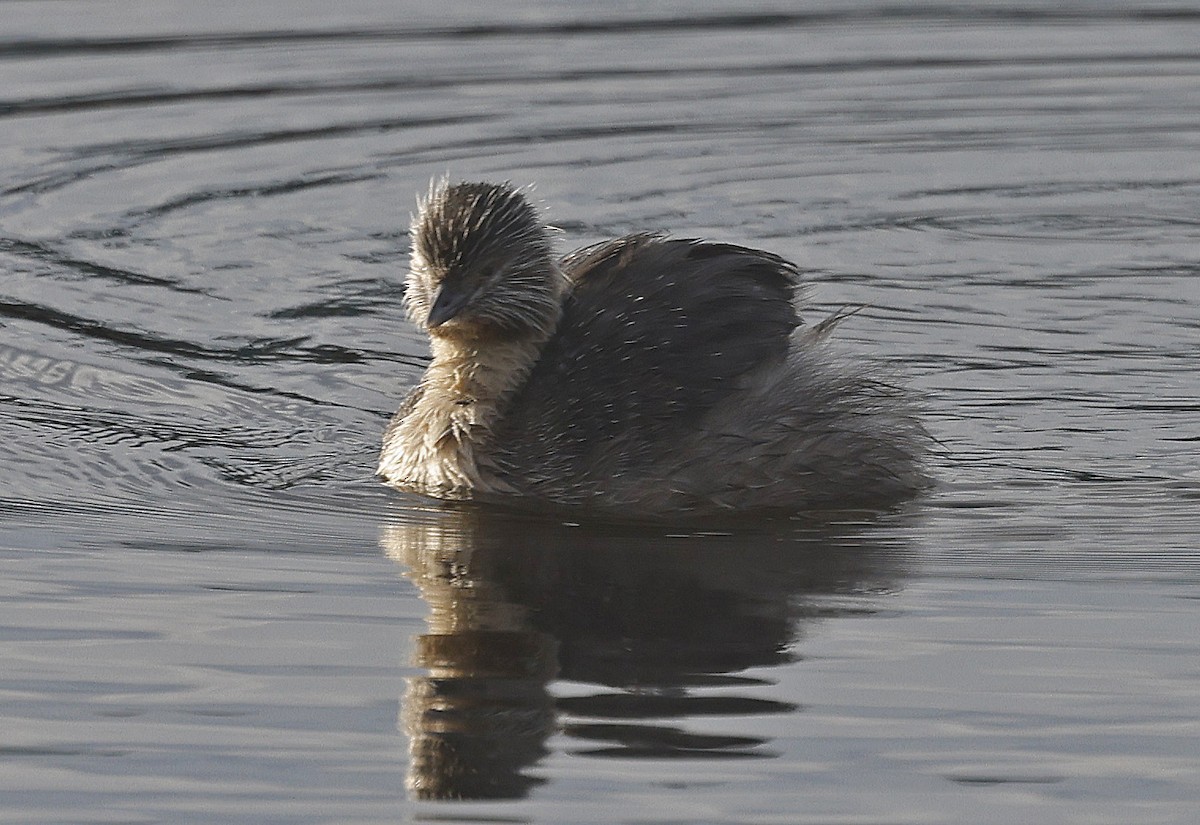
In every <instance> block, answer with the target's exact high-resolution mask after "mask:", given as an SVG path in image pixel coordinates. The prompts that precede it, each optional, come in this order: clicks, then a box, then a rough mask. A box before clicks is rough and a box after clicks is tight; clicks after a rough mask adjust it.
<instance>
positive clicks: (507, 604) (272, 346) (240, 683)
mask: <svg viewBox="0 0 1200 825" xmlns="http://www.w3.org/2000/svg"><path fill="white" fill-rule="evenodd" d="M1197 44H1200V5H1197V4H1196V3H1183V2H1162V3H1139V2H1120V3H1117V2H1103V1H1102V0H1097V1H1096V2H1087V3H1066V4H1064V3H1055V2H1048V0H1047V1H1046V2H1041V0H1034V2H1031V3H1024V4H1021V5H1019V6H1016V5H1013V4H1011V3H1010V2H1006V1H1005V0H998V1H997V2H989V1H988V0H974V1H973V2H967V3H956V4H951V5H903V4H890V3H883V2H830V3H816V2H813V3H802V4H792V5H789V4H777V5H771V4H768V3H761V2H749V1H748V2H741V3H725V4H721V5H712V6H703V7H701V6H697V5H695V4H688V3H682V2H664V3H658V4H650V5H647V4H643V3H626V2H621V1H620V0H609V1H608V2H596V3H587V4H583V3H579V4H568V3H546V4H532V3H529V4H523V5H511V6H509V7H506V8H501V6H500V4H497V5H496V7H495V8H493V7H492V6H483V7H480V6H479V4H473V3H465V2H459V0H444V2H440V3H428V4H407V5H406V7H405V8H403V9H401V8H400V7H399V6H398V5H397V4H392V3H382V2H380V3H372V2H342V3H329V2H322V3H316V2H282V0H274V1H273V2H271V1H269V0H268V1H266V2H259V3H250V4H247V3H242V2H232V1H230V2H196V3H190V4H184V3H160V4H150V5H147V4H133V3H119V2H73V1H71V0H59V1H58V2H42V1H41V0H27V2H19V3H5V4H3V7H2V8H0V134H2V136H3V139H2V140H0V469H2V470H3V472H2V474H0V559H2V564H3V570H4V575H3V576H0V593H2V596H0V662H2V663H3V666H2V668H0V730H2V731H3V733H2V734H0V822H3V823H21V825H26V824H27V823H55V824H56V825H57V824H59V823H118V822H119V823H139V825H141V823H172V824H173V823H215V822H221V823H354V824H355V825H357V824H358V823H385V822H387V823H393V822H489V823H495V822H504V823H511V822H530V823H606V824H607V823H723V824H724V823H763V824H764V825H766V823H832V822H839V823H881V824H882V823H947V825H950V824H951V823H1012V822H1038V823H1120V825H1128V823H1131V822H1136V823H1193V822H1195V821H1196V820H1195V816H1196V814H1195V811H1196V809H1197V806H1198V805H1200V620H1198V612H1200V611H1198V605H1200V602H1198V599H1200V461H1198V454H1200V372H1198V366H1197V365H1198V363H1200V362H1198V357H1200V351H1198V350H1200V344H1198V343H1197V342H1198V341H1200V335H1198V331H1200V47H1198V45H1197ZM444 173H449V174H450V175H452V176H453V177H456V178H476V177H483V178H491V179H509V180H512V181H514V182H517V183H522V184H524V183H535V184H536V189H535V192H536V194H537V196H538V198H540V199H541V200H542V202H543V203H544V205H545V207H546V209H547V211H548V216H549V219H550V220H551V221H552V222H553V223H554V224H555V225H556V226H558V227H560V228H561V229H562V230H563V232H562V237H561V244H562V247H563V249H564V251H565V250H566V249H568V248H572V247H574V246H578V245H582V244H585V243H589V242H593V241H596V240H599V239H601V238H604V237H608V236H612V235H615V234H619V233H624V232H627V231H631V230H635V229H666V230H671V231H674V232H675V233H677V234H682V235H703V236H708V237H712V238H715V239H720V240H728V241H735V242H740V243H748V244H752V245H756V246H763V247H766V248H769V249H771V250H773V251H775V252H778V253H780V254H783V255H785V256H788V257H791V258H793V259H795V260H797V261H800V262H801V263H802V264H803V265H804V266H805V267H806V268H808V269H810V270H811V272H810V279H811V281H812V287H811V290H810V293H809V295H810V300H811V302H812V304H813V309H812V313H813V315H814V317H815V314H816V313H821V312H826V311H829V310H830V309H833V308H836V307H839V306H842V305H844V304H864V305H866V306H867V309H866V310H865V311H864V312H862V313H861V314H859V315H857V316H855V318H854V319H853V320H852V321H851V322H847V323H846V324H844V325H843V326H842V327H841V331H842V333H841V334H842V339H843V342H844V347H845V349H846V351H847V353H848V356H849V357H875V358H879V359H883V360H886V361H888V362H891V363H893V364H894V365H895V366H896V368H897V369H898V370H900V371H902V372H903V373H904V374H906V375H907V376H908V379H909V381H910V383H911V384H913V385H914V386H915V387H916V388H918V389H919V390H920V391H921V392H922V393H923V394H924V395H926V397H927V399H928V401H927V403H928V407H929V412H928V423H929V426H930V428H931V429H932V430H933V432H934V433H935V434H936V435H937V437H938V438H939V439H940V440H941V442H942V443H943V444H944V449H943V450H942V452H941V453H940V454H939V456H938V457H937V459H936V462H935V467H934V471H935V473H936V475H937V476H938V479H939V487H938V489H937V490H936V491H935V492H934V493H933V494H932V495H930V496H929V497H928V498H926V499H924V500H922V501H919V502H915V503H914V504H913V505H912V506H911V507H909V508H907V509H906V510H905V511H904V512H900V513H893V514H885V515H881V516H879V517H876V518H866V517H861V518H857V517H856V518H846V519H843V520H842V521H841V522H840V523H835V524H830V523H815V522H812V521H809V520H798V521H795V522H793V523H790V524H786V525H781V524H749V525H746V524H744V525H739V526H737V527H735V528H731V529H728V530H719V531H717V530H714V531H708V532H695V531H689V530H688V528H686V526H684V525H672V524H664V525H659V526H656V527H645V526H643V527H636V526H630V525H620V524H597V523H590V522H584V523H581V524H574V523H563V522H562V520H561V519H558V520H551V519H543V520H539V519H536V518H533V517H529V516H518V515H515V514H506V513H500V512H489V511H483V510H473V509H469V508H468V509H462V510H446V509H443V508H439V507H437V506H433V505H431V504H430V503H428V502H424V501H421V500H418V499H416V498H406V497H403V496H400V495H397V494H394V493H391V492H388V491H386V490H384V489H383V488H381V487H380V486H379V485H377V484H376V483H375V482H374V481H373V479H372V472H373V469H374V460H375V452H376V449H377V444H378V437H379V434H380V432H381V430H382V428H383V426H384V423H385V422H386V419H387V416H388V415H389V414H390V412H391V411H392V409H393V408H394V407H395V406H396V404H397V403H398V401H399V399H400V398H402V397H403V395H404V394H405V392H406V390H407V388H408V387H410V386H411V385H412V383H413V382H414V381H415V380H416V378H417V376H418V375H419V373H420V371H421V369H422V367H423V364H424V363H425V358H426V355H425V352H426V350H425V344H424V341H423V340H421V337H420V336H419V335H417V334H416V333H415V331H414V330H413V329H412V328H411V327H410V326H409V324H408V323H407V322H406V321H405V319H404V316H403V311H402V308H401V306H400V303H399V300H400V297H401V294H402V278H403V271H404V265H405V259H406V254H407V240H406V235H405V226H406V224H407V220H408V213H409V211H410V209H411V208H412V207H413V204H414V197H415V194H416V192H418V191H420V190H423V189H424V188H425V187H426V186H427V184H428V181H429V180H430V179H431V178H432V177H435V176H439V175H441V174H444ZM461 800H468V801H461Z"/></svg>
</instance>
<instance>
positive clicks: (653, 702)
mask: <svg viewBox="0 0 1200 825" xmlns="http://www.w3.org/2000/svg"><path fill="white" fill-rule="evenodd" d="M873 532H874V531H873V528H872V526H871V525H869V524H862V523H860V524H858V525H857V526H854V525H843V526H841V527H834V526H829V525H824V526H812V525H807V526H799V525H798V524H796V523H788V524H786V525H778V524H776V525H772V526H771V527H770V528H769V529H768V528H764V527H761V526H760V527H759V528H758V529H754V530H746V529H732V530H729V529H722V530H709V531H703V532H695V533H691V534H688V535H681V534H676V535H669V534H667V532H666V531H664V530H663V529H662V528H661V527H659V528H658V529H654V528H648V527H646V526H640V527H639V526H631V525H623V526H622V525H615V524H611V523H607V524H568V523H563V522H560V521H554V520H549V519H538V518H534V517H532V516H526V515H522V514H516V513H506V512H496V511H491V510H485V509H482V508H476V507H473V506H471V505H458V506H454V507H447V508H445V509H440V510H436V511H428V512H425V513H417V514H414V512H413V511H411V510H408V511H406V512H405V513H404V515H403V521H401V520H400V519H399V518H398V519H397V520H396V521H395V522H394V523H392V524H390V525H388V526H387V527H385V529H384V532H383V537H382V544H383V547H384V550H385V551H386V552H387V554H388V555H389V556H390V557H391V558H393V559H394V560H395V561H396V562H398V563H399V564H400V565H402V567H404V568H405V575H406V576H407V577H409V578H410V579H411V580H412V581H413V582H414V583H415V584H416V586H417V587H418V588H419V590H420V593H421V597H422V598H423V599H424V601H425V602H426V604H427V605H428V608H429V613H428V617H427V622H428V632H427V633H424V634H422V635H420V636H419V637H418V638H417V640H416V653H415V662H414V663H415V664H416V665H418V666H420V667H421V668H423V669H424V670H425V671H426V673H425V675H422V676H419V677H414V678H412V679H410V680H409V684H408V689H407V691H406V694H405V696H404V698H403V700H402V708H401V714H400V725H401V727H402V728H403V730H404V732H405V733H406V734H407V735H408V737H409V742H410V751H411V762H410V767H409V776H408V783H407V784H408V788H409V791H410V794H411V795H412V796H413V797H414V798H418V799H504V798H520V797H523V796H526V795H527V794H528V793H529V791H530V790H531V788H532V787H534V786H535V785H537V784H538V783H539V782H541V781H544V780H541V779H539V778H537V777H536V776H533V775H531V774H530V773H529V772H528V771H529V770H530V768H532V767H533V766H534V765H535V764H536V763H537V762H538V761H539V760H540V759H541V758H542V757H543V756H545V755H546V754H547V752H548V740H549V739H550V737H551V736H552V735H553V734H555V733H557V732H559V731H561V732H563V733H565V734H566V735H567V736H568V737H571V738H572V739H573V740H575V741H577V742H578V743H580V744H579V746H578V747H577V748H573V750H574V751H575V752H576V753H577V754H585V755H591V756H618V757H626V758H630V757H638V756H653V757H657V758H669V757H682V758H737V757H742V758H747V757H751V758H752V757H765V756H771V755H772V752H771V750H770V743H769V741H768V740H766V739H764V738H763V737H761V736H755V735H746V736H733V735H726V734H718V733H704V732H703V731H701V730H697V729H696V728H697V727H699V725H697V724H696V723H695V720H696V719H697V718H699V717H704V716H721V717H726V718H728V717H736V716H739V715H749V714H753V715H763V714H773V713H774V714H786V713H791V712H794V711H796V710H798V706H797V705H795V704H793V703H791V702H788V701H781V700H779V699H775V698H770V697H764V696H761V695H751V694H761V693H762V692H763V691H764V689H769V686H770V684H771V683H770V682H769V681H768V680H766V679H765V678H764V677H763V675H762V673H761V671H758V672H756V673H754V675H749V674H748V673H747V671H750V670H751V669H761V668H769V667H772V666H777V665H781V664H785V663H788V662H791V661H793V660H794V658H795V653H794V652H793V648H794V645H795V643H796V642H797V640H798V639H799V638H800V637H801V636H802V635H803V632H804V628H805V626H806V625H807V624H808V623H810V622H811V621H813V620H814V619H816V618H819V617H822V616H828V615H831V614H837V613H839V612H855V611H861V610H864V609H866V610H869V609H870V608H869V606H867V607H858V608H854V607H844V606H843V607H842V608H838V609H834V608H830V607H829V606H828V604H826V606H824V607H822V606H821V597H823V596H828V595H831V594H852V593H861V592H864V591H866V590H870V591H872V592H877V591H879V590H881V589H894V588H895V587H896V586H897V582H898V581H899V579H900V577H901V570H902V565H903V561H904V554H903V553H902V552H900V548H899V547H898V546H897V543H898V540H895V538H894V537H895V533H894V532H893V533H892V534H891V535H892V537H893V541H891V542H886V541H882V540H881V539H876V540H875V541H874V542H873V541H872V540H871V536H872V535H873ZM825 601H826V603H828V599H826V600H825ZM555 680H564V681H567V682H571V683H574V685H573V687H572V689H571V690H572V692H573V693H574V694H576V695H571V696H565V697H561V698H557V699H556V698H555V697H554V696H552V695H551V693H550V690H549V686H550V683H551V682H553V681H555ZM581 684H582V685H597V686H602V687H601V689H599V690H594V691H593V692H592V693H591V694H590V695H578V693H579V691H578V690H577V688H578V687H579V685H581ZM684 720H688V721H687V722H685V721H684Z"/></svg>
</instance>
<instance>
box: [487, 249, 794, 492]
mask: <svg viewBox="0 0 1200 825" xmlns="http://www.w3.org/2000/svg"><path fill="white" fill-rule="evenodd" d="M563 271H564V273H565V274H566V275H567V277H568V278H570V279H571V280H572V281H573V282H574V289H573V290H572V292H571V294H570V296H569V297H568V298H567V300H566V303H565V306H564V315H563V318H562V321H561V324H560V325H559V328H558V332H557V333H556V334H555V336H554V337H553V338H551V340H550V341H549V342H548V344H547V345H546V348H545V349H544V351H543V352H542V355H541V357H540V359H539V360H538V362H537V364H536V365H535V366H534V368H533V371H532V373H531V374H530V377H529V380H528V382H527V383H526V385H525V387H524V388H522V389H521V390H520V391H518V393H517V394H516V396H515V397H514V398H513V400H512V403H511V405H510V407H509V411H508V414H507V415H506V416H505V420H504V421H503V422H502V424H501V426H500V427H499V428H498V430H497V432H496V436H497V442H496V443H497V445H498V446H500V447H501V449H503V450H504V451H506V452H509V453H510V456H511V459H512V461H513V463H514V464H517V465H521V466H525V467H529V466H530V464H529V463H528V462H536V461H541V462H543V463H548V464H549V465H552V467H551V466H547V467H546V469H548V470H551V469H552V471H553V472H555V473H566V474H572V475H574V474H578V473H580V472H587V471H588V470H589V469H592V468H590V467H589V464H590V463H591V462H592V461H594V460H595V456H596V454H597V453H599V452H600V451H603V450H605V449H606V448H607V447H609V446H611V442H612V441H614V440H619V441H620V442H621V447H622V449H621V450H620V453H621V454H622V455H625V456H628V457H631V458H635V459H636V458H638V457H640V458H641V459H642V460H644V459H646V458H647V457H649V456H650V455H652V454H653V453H654V452H655V451H656V448H657V447H658V446H659V445H670V444H672V443H676V442H677V437H678V435H679V434H680V432H681V431H683V430H684V428H687V427H688V426H689V425H690V424H693V423H694V422H695V421H696V420H697V419H699V418H700V417H701V416H703V415H704V414H705V413H706V412H707V411H708V410H710V409H711V408H712V407H713V406H714V405H715V404H716V403H718V402H719V401H720V400H722V399H723V398H725V397H726V396H727V395H729V394H730V393H732V392H733V391H735V389H736V387H737V386H738V384H739V379H740V378H741V377H742V376H744V375H746V374H747V373H750V372H752V371H753V370H755V369H756V368H759V367H763V366H766V365H769V364H771V363H774V362H778V361H781V360H782V359H783V358H784V357H785V356H786V354H787V350H788V346H789V341H788V339H789V336H790V335H791V333H792V331H793V330H794V329H795V328H796V327H797V326H798V325H799V323H800V322H799V319H798V318H797V316H796V310H795V307H794V305H793V296H794V292H795V289H796V287H797V284H798V278H799V274H798V272H797V270H796V267H795V265H793V264H791V263H789V262H788V261H786V260H784V259H782V258H779V257H777V256H775V255H771V254H769V253H766V252H760V251H757V250H752V249H747V248H744V247H740V246H733V245H729V244H716V243H703V242H700V241H691V240H670V239H665V238H663V237H662V236H658V235H630V236H627V237H624V238H619V239H617V240H613V241H608V242H605V243H602V244H599V245H596V246H593V247H588V248H586V249H583V250H580V251H579V252H576V253H573V254H572V255H570V256H568V257H567V258H565V259H564V261H563ZM673 434H674V435H675V436H676V437H675V438H672V435H673ZM506 444H507V446H505V445H506ZM510 449H511V451H510ZM612 469H617V470H619V469H620V468H612Z"/></svg>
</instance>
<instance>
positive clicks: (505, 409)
mask: <svg viewBox="0 0 1200 825" xmlns="http://www.w3.org/2000/svg"><path fill="white" fill-rule="evenodd" d="M411 234H412V244H413V249H412V264H411V269H410V274H409V279H408V293H407V296H406V301H407V305H408V311H409V315H410V317H411V318H412V320H413V321H414V323H416V324H418V325H420V326H422V327H424V328H425V329H426V330H427V331H428V332H429V335H430V340H431V347H432V353H433V361H432V363H431V364H430V367H429V369H428V371H427V372H426V374H425V376H424V377H423V378H422V381H421V383H420V384H419V385H418V386H417V388H416V389H415V390H414V391H413V392H412V394H411V395H410V397H409V398H408V399H407V400H406V402H405V403H404V405H403V406H402V407H401V409H400V410H399V412H397V414H396V416H395V418H393V420H392V423H391V425H390V426H389V427H388V430H387V432H386V434H385V436H384V446H383V453H382V455H381V460H380V465H379V473H380V475H381V477H383V479H384V480H385V481H386V482H387V483H388V484H391V485H393V486H395V487H398V488H401V489H406V490H412V491H416V492H420V493H424V494H427V495H431V496H435V497H438V498H448V499H464V498H483V499H491V498H500V497H510V496H517V497H523V498H529V499H536V500H544V501H551V502H556V503H560V504H572V505H593V506H597V507H606V508H620V509H621V510H622V511H625V512H637V513H641V514H654V513H669V512H678V511H711V510H723V509H731V508H732V509H738V510H757V509H768V510H779V511H800V510H805V509H810V508H818V507H843V506H844V507H855V506H878V505H886V504H890V503H894V502H896V501H898V500H901V499H903V498H905V497H908V496H910V495H912V494H913V493H914V492H916V491H917V490H919V489H920V488H921V487H922V486H923V485H924V484H925V476H924V474H923V472H922V469H921V459H922V456H923V454H924V451H925V449H926V447H927V444H928V436H927V435H926V434H925V432H924V430H923V429H922V427H921V425H920V423H919V422H918V421H917V419H916V417H915V416H914V414H913V412H912V410H911V407H910V405H909V403H908V401H907V400H906V396H905V394H904V393H903V392H901V391H900V390H898V389H897V388H895V387H894V386H892V385H891V384H889V383H887V382H885V381H882V380H879V379H878V378H877V377H874V376H873V375H871V374H870V372H869V371H868V370H862V369H851V368H849V367H848V366H847V365H846V364H844V363H843V362H841V361H839V360H838V359H837V358H836V357H835V356H833V355H831V354H830V353H829V352H828V351H827V347H826V345H825V342H824V338H825V336H826V334H827V333H828V331H829V330H830V329H831V328H832V327H833V326H834V324H833V323H831V322H830V323H822V324H818V325H817V326H815V327H801V322H800V319H799V317H798V316H797V313H796V309H795V293H796V290H797V288H798V286H799V273H798V271H797V269H796V267H795V266H794V265H793V264H791V263H789V262H788V261H786V260H784V259H782V258H779V257H777V256H775V255H772V254H770V253H767V252H761V251H758V250H753V249H748V248H745V247H740V246H733V245H729V244H719V243H706V242H702V241H696V240H680V239H669V238H666V237H664V236H661V235H656V234H635V235H629V236H626V237H623V238H618V239H616V240H612V241H607V242H605V243H601V244H598V245H596V246H593V247H589V248H587V249H583V250H580V251H578V252H575V253H573V254H571V255H569V256H567V257H566V258H564V259H562V260H561V261H556V260H555V259H554V257H553V255H552V253H551V245H550V242H549V238H548V233H547V230H546V228H545V226H544V225H543V224H542V223H541V221H540V219H539V218H538V215H537V213H536V211H535V210H534V209H533V207H532V206H531V205H530V204H529V203H528V202H527V201H526V199H525V198H524V196H523V195H522V194H521V193H520V192H519V191H517V190H515V189H513V188H512V187H510V186H508V185H506V184H502V185H496V184H489V183H461V184H454V185H449V184H445V183H443V184H440V185H438V186H437V187H435V188H434V189H432V190H431V192H430V194H429V197H428V199H427V200H426V201H424V202H423V203H422V204H421V207H420V209H419V213H418V215H417V216H416V218H415V219H414V222H413V226H412V233H411Z"/></svg>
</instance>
